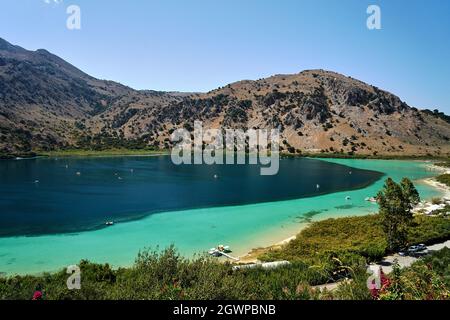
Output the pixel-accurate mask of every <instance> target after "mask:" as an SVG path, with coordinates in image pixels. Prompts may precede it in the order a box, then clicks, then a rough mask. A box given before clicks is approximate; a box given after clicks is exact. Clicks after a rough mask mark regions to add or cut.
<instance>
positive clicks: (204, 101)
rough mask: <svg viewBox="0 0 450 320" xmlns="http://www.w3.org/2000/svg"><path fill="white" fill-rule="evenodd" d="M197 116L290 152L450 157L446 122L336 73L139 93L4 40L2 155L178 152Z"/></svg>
mask: <svg viewBox="0 0 450 320" xmlns="http://www.w3.org/2000/svg"><path fill="white" fill-rule="evenodd" d="M194 120H202V121H203V122H204V123H205V126H207V127H211V128H225V127H226V128H240V129H249V128H275V127H276V128H279V129H280V131H281V136H282V141H283V143H282V150H283V151H285V152H290V153H301V152H307V153H321V152H322V153H323V152H326V153H339V154H342V153H344V154H364V155H432V156H448V155H449V154H450V142H449V140H450V138H449V137H450V121H449V119H448V116H445V115H443V114H442V113H439V112H432V111H429V110H426V111H424V110H418V109H416V108H412V107H410V106H408V105H407V104H406V103H405V102H403V101H402V100H401V99H400V98H399V97H397V96H396V95H394V94H391V93H389V92H387V91H384V90H381V89H379V88H377V87H375V86H372V85H369V84H367V83H364V82H362V81H360V80H357V79H353V78H351V77H347V76H344V75H342V74H339V73H336V72H333V71H325V70H320V69H319V70H304V71H302V72H299V73H296V74H279V75H274V76H271V77H268V78H264V79H258V80H242V81H237V82H234V83H231V84H229V85H226V86H224V87H220V88H217V89H214V90H211V91H209V92H206V93H184V92H162V91H153V90H134V89H132V88H130V87H127V86H124V85H122V84H120V83H117V82H114V81H109V80H99V79H96V78H94V77H92V76H90V75H88V74H87V73H84V72H83V71H81V70H79V69H78V68H76V67H75V66H73V65H71V64H70V63H68V62H66V61H64V60H63V59H61V58H60V57H58V56H56V55H53V54H52V53H50V52H48V51H47V50H45V49H39V50H36V51H28V50H26V49H23V48H21V47H19V46H15V45H12V44H10V43H8V42H7V41H6V40H3V39H1V38H0V138H1V139H0V153H3V154H14V153H18V152H31V151H38V152H39V151H49V150H59V149H67V148H86V149H105V148H111V147H117V146H119V147H130V148H144V147H153V148H170V147H171V146H172V144H171V142H170V139H169V138H170V134H171V133H172V132H173V130H175V129H176V128H180V127H184V128H192V127H193V122H194ZM399 124H400V125H399Z"/></svg>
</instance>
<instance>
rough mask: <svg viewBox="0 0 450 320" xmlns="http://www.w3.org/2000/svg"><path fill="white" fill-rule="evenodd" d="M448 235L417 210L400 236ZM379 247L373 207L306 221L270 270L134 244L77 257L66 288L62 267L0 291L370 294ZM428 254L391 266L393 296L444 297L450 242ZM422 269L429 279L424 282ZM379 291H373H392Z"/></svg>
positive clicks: (55, 294) (162, 295)
mask: <svg viewBox="0 0 450 320" xmlns="http://www.w3.org/2000/svg"><path fill="white" fill-rule="evenodd" d="M449 238H450V220H449V219H447V218H445V217H425V216H421V217H416V218H415V220H414V224H413V226H411V228H410V230H409V240H408V241H409V244H414V243H419V242H425V243H432V242H436V241H439V240H443V239H449ZM386 252H387V244H386V240H385V237H384V234H383V228H382V225H381V217H380V216H379V215H369V216H364V217H353V218H339V219H329V220H325V221H320V222H315V223H313V224H312V225H311V226H310V227H308V228H306V229H304V230H303V231H302V232H301V233H300V234H299V235H298V237H297V239H296V240H294V241H292V242H291V243H290V244H289V245H287V246H286V247H284V248H283V249H281V250H274V251H270V252H268V253H266V254H265V256H264V257H262V258H263V259H264V260H278V259H287V260H289V261H291V265H289V266H285V267H281V268H278V269H274V270H263V269H259V268H258V269H247V270H238V271H233V269H232V265H231V264H229V263H220V262H218V261H216V260H213V259H212V258H209V257H205V256H199V257H195V258H194V259H185V258H183V257H181V256H180V255H179V254H178V253H177V252H176V250H175V249H174V248H173V247H171V248H168V249H166V250H164V251H162V252H161V251H145V252H142V253H141V254H140V255H139V256H138V258H137V259H136V262H135V264H134V266H133V267H131V268H121V269H118V270H113V269H112V268H111V267H110V266H109V265H107V264H105V265H100V264H94V263H90V262H87V261H82V262H81V263H80V265H79V266H80V268H81V272H82V280H81V290H74V291H70V290H68V289H67V286H66V280H67V278H68V275H67V274H66V272H65V270H62V271H60V272H58V273H55V274H44V275H41V276H16V277H10V278H7V279H0V299H31V297H32V296H33V292H34V291H35V290H42V292H43V294H44V299H372V298H373V296H372V294H371V292H370V291H369V290H368V289H367V285H366V281H367V277H368V275H367V273H366V267H367V263H368V262H371V261H375V260H378V259H380V258H381V257H382V256H383V255H385V254H386ZM429 259H431V260H430V262H427V261H428V260H424V262H418V263H416V264H415V265H414V266H412V267H411V268H408V269H404V270H402V271H399V272H400V273H399V275H398V280H395V281H397V282H398V283H399V284H398V285H397V286H398V287H399V288H400V289H395V290H401V291H402V294H401V295H398V296H396V298H398V299H400V298H402V299H416V298H423V297H424V296H425V298H436V297H440V298H446V297H448V289H449V281H450V270H449V267H448V266H449V264H448V261H450V250H446V251H445V250H444V251H443V252H441V253H439V255H437V254H435V255H434V256H433V257H431V258H429ZM446 261H447V262H446ZM430 277H432V278H431V279H435V280H434V282H433V285H436V286H437V287H430V285H431V284H430V283H428V280H426V279H430ZM346 278H351V279H352V281H344V282H343V283H342V284H341V285H340V286H339V287H338V289H337V290H335V291H333V292H329V291H326V290H325V291H323V290H322V291H320V290H318V289H316V288H314V286H316V285H319V284H325V283H329V282H335V281H339V280H343V279H346ZM408 279H409V280H408ZM412 279H414V281H410V280H412ZM419 280H420V281H419ZM417 281H419V282H417ZM416 282H417V284H416ZM422 284H423V287H422ZM425 284H426V285H425ZM411 286H413V287H411ZM416 286H417V287H416ZM383 294H384V295H382V294H379V295H378V296H377V298H386V297H389V298H393V297H394V296H391V295H387V293H386V294H385V293H383Z"/></svg>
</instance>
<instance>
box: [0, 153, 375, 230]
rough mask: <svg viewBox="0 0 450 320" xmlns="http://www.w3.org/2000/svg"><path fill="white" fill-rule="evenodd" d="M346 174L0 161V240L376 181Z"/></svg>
mask: <svg viewBox="0 0 450 320" xmlns="http://www.w3.org/2000/svg"><path fill="white" fill-rule="evenodd" d="M348 172H349V168H348V167H347V166H343V165H339V164H334V163H329V162H324V161H319V160H315V159H304V158H302V159H285V160H284V161H282V162H281V163H280V170H279V173H278V174H277V175H274V176H261V175H260V172H259V166H254V165H235V166H224V165H214V166H208V165H206V164H204V165H195V166H191V165H182V166H176V165H174V164H173V163H172V161H171V160H170V157H168V156H158V157H105V158H64V159H56V158H53V159H52V158H42V159H34V160H25V161H14V160H11V161H1V162H0V237H11V236H24V235H26V236H35V235H45V234H57V233H73V232H81V231H89V230H95V229H99V228H104V227H105V222H106V221H115V222H116V223H117V222H125V221H130V220H136V219H138V218H142V217H145V216H148V215H150V214H153V213H156V212H169V211H181V210H186V209H198V208H210V207H222V206H230V205H236V206H237V205H243V204H252V203H261V202H274V201H280V200H290V199H299V198H305V197H311V196H317V195H319V194H327V193H333V192H337V191H343V190H351V189H357V188H361V187H365V186H368V185H370V184H372V183H373V182H374V181H376V180H378V179H380V177H381V174H380V173H378V172H375V171H368V170H357V169H354V170H353V174H352V175H349V174H348ZM215 177H216V178H215ZM317 184H320V185H321V188H319V189H317V188H316V185H317Z"/></svg>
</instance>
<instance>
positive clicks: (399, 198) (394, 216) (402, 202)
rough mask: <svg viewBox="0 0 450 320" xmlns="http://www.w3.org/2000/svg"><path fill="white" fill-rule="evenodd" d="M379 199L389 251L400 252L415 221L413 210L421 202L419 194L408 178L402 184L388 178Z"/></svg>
mask: <svg viewBox="0 0 450 320" xmlns="http://www.w3.org/2000/svg"><path fill="white" fill-rule="evenodd" d="M377 198H378V204H379V205H380V215H381V221H382V225H383V229H384V232H385V233H386V241H387V244H388V249H389V251H395V250H398V249H400V248H402V247H403V246H405V245H406V243H407V232H408V227H409V226H410V225H411V223H412V221H413V214H412V211H411V210H412V208H413V206H414V205H415V204H417V203H418V202H419V201H420V197H419V193H418V192H417V190H416V188H415V187H414V184H413V183H412V182H411V181H410V180H409V179H407V178H404V179H403V180H402V181H401V183H400V184H397V183H395V182H394V181H393V180H392V179H391V178H388V179H387V180H386V182H385V185H384V187H383V189H382V190H381V191H380V192H379V193H378V196H377Z"/></svg>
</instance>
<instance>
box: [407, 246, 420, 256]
mask: <svg viewBox="0 0 450 320" xmlns="http://www.w3.org/2000/svg"><path fill="white" fill-rule="evenodd" d="M419 251H420V249H419V246H411V247H409V248H408V253H410V254H411V253H417V252H419Z"/></svg>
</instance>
